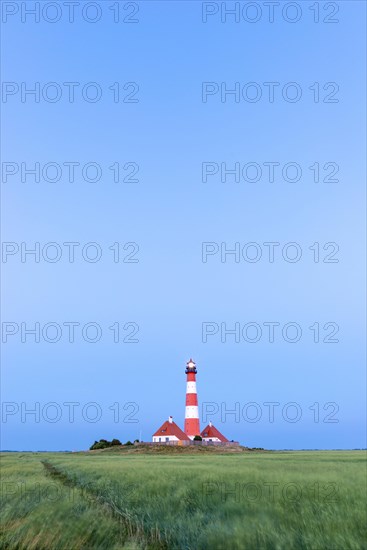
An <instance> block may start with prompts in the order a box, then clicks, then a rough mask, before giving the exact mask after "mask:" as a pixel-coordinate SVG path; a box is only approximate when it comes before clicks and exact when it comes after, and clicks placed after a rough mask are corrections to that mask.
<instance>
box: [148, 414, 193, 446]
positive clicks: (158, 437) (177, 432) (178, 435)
mask: <svg viewBox="0 0 367 550" xmlns="http://www.w3.org/2000/svg"><path fill="white" fill-rule="evenodd" d="M169 441H190V438H189V436H187V435H186V434H185V432H183V431H182V430H181V428H180V427H179V426H177V424H176V422H173V419H172V416H170V417H169V418H168V420H166V421H165V422H164V423H163V424H162V426H161V427H160V428H158V430H157V431H156V432H155V433H154V434H153V443H167V442H169Z"/></svg>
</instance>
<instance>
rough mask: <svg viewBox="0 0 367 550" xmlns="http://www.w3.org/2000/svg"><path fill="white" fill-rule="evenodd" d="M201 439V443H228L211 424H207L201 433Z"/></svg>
mask: <svg viewBox="0 0 367 550" xmlns="http://www.w3.org/2000/svg"><path fill="white" fill-rule="evenodd" d="M201 437H202V438H203V441H215V442H221V443H227V442H229V439H227V438H226V437H225V436H224V435H223V434H221V433H220V431H219V430H217V428H216V427H215V426H213V424H212V423H211V422H209V424H208V425H207V427H206V428H204V430H203V431H202V432H201Z"/></svg>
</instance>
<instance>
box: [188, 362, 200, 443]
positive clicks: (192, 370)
mask: <svg viewBox="0 0 367 550" xmlns="http://www.w3.org/2000/svg"><path fill="white" fill-rule="evenodd" d="M186 365H187V366H186V370H185V373H186V375H187V377H186V381H187V382H186V409H185V427H184V432H185V434H186V435H187V436H188V437H189V438H190V439H194V437H195V435H200V423H199V407H198V394H197V392H196V373H197V370H196V365H195V363H194V361H193V360H192V359H190V361H187V363H186Z"/></svg>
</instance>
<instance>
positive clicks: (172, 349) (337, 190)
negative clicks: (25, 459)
mask: <svg viewBox="0 0 367 550" xmlns="http://www.w3.org/2000/svg"><path fill="white" fill-rule="evenodd" d="M21 4H24V3H21V2H3V3H2V10H3V13H2V16H3V24H2V31H3V33H2V46H3V53H2V67H3V70H2V78H3V82H4V83H5V84H4V83H3V99H2V101H3V103H2V114H3V117H2V118H3V128H2V130H3V135H5V136H6V141H5V142H4V143H3V148H2V163H3V164H2V169H3V171H2V184H1V185H2V198H3V201H2V203H3V206H2V207H3V216H2V240H3V241H4V243H5V244H3V254H2V269H3V286H2V301H3V311H2V322H3V325H2V332H3V352H2V357H3V362H2V363H3V366H2V400H3V402H4V403H3V411H2V413H3V414H2V419H3V422H4V425H3V433H2V442H1V448H2V449H18V450H22V449H29V450H59V449H85V448H88V447H89V445H90V444H91V443H93V441H94V440H95V439H100V438H107V439H108V438H113V437H117V438H119V439H121V440H123V441H126V440H127V439H135V438H139V437H142V438H143V439H145V440H148V441H149V440H150V439H151V435H152V433H153V432H154V431H155V430H156V429H157V428H158V427H159V425H160V424H161V423H162V422H163V421H164V420H166V418H167V417H168V415H172V416H173V417H174V420H175V421H176V422H177V423H178V424H179V425H180V427H181V428H182V427H183V420H184V405H185V374H184V369H185V363H186V361H187V360H188V359H189V357H190V356H192V357H193V359H194V360H195V361H196V363H197V368H198V377H197V383H198V392H199V402H200V408H201V420H202V422H204V421H205V420H212V422H213V423H214V425H215V426H216V427H217V428H219V429H220V430H221V431H222V432H223V433H224V434H225V435H226V436H227V437H228V438H229V439H235V440H239V441H240V442H241V443H243V444H245V445H248V446H256V447H265V448H274V449H277V448H296V449H301V448H359V447H364V446H365V439H364V437H365V436H364V434H365V424H364V422H365V421H364V418H365V370H364V369H365V367H364V363H365V356H364V350H365V343H364V342H365V319H364V304H365V295H364V292H365V291H364V283H363V280H364V276H365V240H364V227H365V190H364V189H365V188H364V185H365V184H364V181H365V179H364V174H365V163H364V152H365V146H366V143H365V104H364V96H365V92H366V89H365V62H366V60H365V30H364V25H365V11H366V9H365V7H366V4H365V3H364V2H362V1H348V2H331V3H330V2H319V3H318V5H319V13H316V11H315V9H316V8H315V7H313V8H312V6H314V5H315V2H305V1H302V2H296V3H293V4H295V5H296V7H294V5H293V7H292V6H290V7H289V6H288V4H289V2H280V3H279V6H274V21H273V22H272V23H271V22H269V11H268V10H269V9H270V8H269V6H268V5H266V3H264V2H257V3H256V5H257V7H256V10H255V7H254V5H253V4H254V3H251V4H252V6H250V7H249V6H247V7H246V4H248V3H244V2H240V3H238V5H239V8H240V12H237V15H230V14H226V13H221V3H220V2H219V3H216V2H209V3H201V2H195V1H172V2H169V1H161V2H159V1H149V2H148V1H143V2H139V3H138V4H135V3H133V2H112V1H110V0H104V1H102V2H92V3H91V2H85V1H80V2H76V4H75V7H74V8H75V12H74V20H73V22H70V21H69V20H70V19H72V18H71V15H70V11H69V10H70V9H71V8H70V5H69V4H67V3H63V2H58V3H57V4H58V6H59V8H58V9H56V8H55V2H53V3H52V2H51V3H50V2H45V1H41V2H40V3H39V9H40V15H39V22H37V21H35V17H36V16H37V15H36V16H34V15H33V16H32V15H29V14H28V15H27V13H25V12H22V6H21ZM25 4H26V5H27V8H29V9H30V8H34V4H35V2H26V3H25ZM87 4H88V6H87V7H86V5H87ZM234 5H235V3H234V2H228V3H227V4H226V6H227V8H228V9H231V8H232V9H233V7H234ZM45 6H46V7H45ZM136 6H138V9H137V7H136ZM287 6H288V7H287ZM118 7H119V12H117V9H118ZM36 9H37V7H36ZM94 18H96V19H99V20H97V21H96V22H94V23H92V22H91V21H90V20H91V19H94ZM114 18H115V19H118V21H117V22H115V21H114ZM236 18H238V19H239V20H238V21H236V20H235V19H236ZM22 19H23V21H22ZM124 19H125V21H124ZM222 19H223V21H222ZM256 19H258V21H255V20H256ZM296 19H298V20H297V21H294V22H291V20H296ZM317 19H318V22H317ZM52 20H55V21H54V22H53V23H52V22H51V21H52ZM132 20H136V21H137V22H132ZM205 20H206V22H205ZM250 20H253V22H252V23H251V22H250ZM333 21H336V22H333ZM37 83H38V84H37ZM50 83H54V84H50ZM65 83H75V84H72V85H71V84H65ZM88 83H95V84H94V85H90V84H88ZM116 83H118V84H116ZM203 83H211V84H203ZM236 83H238V84H236ZM249 83H252V84H249ZM266 83H267V84H266ZM269 83H273V84H269ZM274 83H275V84H274ZM289 83H293V84H291V85H290V84H289ZM315 83H316V84H315ZM330 83H331V84H330ZM4 86H5V87H4ZM38 86H39V97H37V95H34V94H33V95H32V94H27V93H26V90H30V89H32V88H33V89H36V94H38V89H37V87H38ZM124 87H125V88H124ZM71 90H74V94H75V95H74V101H73V102H71V101H70V97H72V96H71V95H69V94H71ZM226 90H227V91H230V90H236V94H234V93H232V94H227V95H226V93H225V92H226ZM271 90H273V91H274V97H273V99H272V96H271V95H270V96H269V94H270V92H271ZM117 91H118V92H119V97H117ZM95 94H97V96H96V95H95ZM98 94H99V95H100V97H98ZM94 97H97V100H96V101H93V99H94ZM269 97H270V99H269ZM54 99H55V101H54ZM254 99H258V101H254ZM293 99H297V100H293ZM22 163H23V165H22ZM35 163H39V172H40V176H39V178H38V179H39V181H35V179H37V177H36V178H35V176H34V175H32V174H30V173H28V172H26V170H27V169H31V168H32V167H33V168H34V167H35ZM49 163H54V164H49ZM65 163H67V164H65ZM70 163H79V164H75V165H73V167H74V170H75V172H74V177H71V176H70V173H71V165H70ZM88 163H93V164H88ZM117 163H118V165H117ZM203 163H210V164H204V165H203ZM222 163H223V164H222ZM236 163H237V164H236ZM249 163H250V164H249ZM264 163H265V164H264ZM269 163H277V164H271V165H269ZM288 163H295V164H291V165H290V166H287V165H288ZM316 163H318V164H316ZM86 165H87V167H86V168H85V166H86ZM111 166H114V168H113V169H111V168H110V167H111ZM117 166H119V168H120V172H119V174H117ZM271 167H274V178H271V177H269V171H270V168H271ZM310 167H312V168H310ZM226 168H227V169H228V170H230V169H234V168H236V170H237V175H233V174H232V175H230V174H226V173H225V169H226ZM37 169H38V168H37ZM69 170H70V172H69ZM221 171H222V174H221ZM129 174H130V176H129ZM203 174H204V176H206V177H204V176H203ZM221 175H222V178H221ZM96 179H99V180H98V181H92V180H96ZM114 179H117V180H119V181H117V182H116V181H114ZM124 179H125V180H126V179H128V180H129V179H130V180H133V181H123V180H124ZM317 179H319V181H315V180H317ZM52 180H55V181H52ZM56 180H57V181H56ZM134 180H135V181H134ZM136 180H137V181H136ZM205 180H206V181H205ZM222 180H223V181H222ZM236 180H239V181H236ZM272 180H274V181H272ZM71 242H73V243H79V244H78V245H70V244H69V245H65V244H63V243H71ZM11 243H12V244H11ZM21 243H25V244H24V245H21ZM35 243H39V245H35ZM47 243H56V246H55V245H53V246H52V245H47ZM87 243H96V244H95V245H94V246H93V245H88V246H85V245H86V244H87ZM114 243H120V244H119V245H118V246H117V245H116V244H114ZM129 243H130V244H129ZM131 243H135V244H131ZM202 243H214V244H210V245H207V244H206V245H205V244H204V245H203V244H202ZM222 243H223V244H222ZM235 243H239V244H235ZM248 243H256V244H255V245H254V244H253V245H249V244H248ZM264 243H279V244H277V245H269V244H268V245H266V244H264ZM287 243H297V245H291V246H289V245H287ZM314 243H319V244H316V245H315V244H314ZM327 243H334V244H327ZM45 245H46V247H45ZM37 246H39V247H40V258H39V261H35V259H36V257H35V255H31V254H24V252H25V248H27V249H32V248H35V247H37ZM310 247H312V248H311V249H310ZM324 247H325V248H324ZM117 248H119V257H117ZM231 249H232V250H233V249H235V250H237V255H235V254H232V255H231V254H227V255H226V254H225V252H226V250H227V251H228V250H231ZM22 250H23V256H22ZM71 250H74V254H75V256H74V261H73V262H72V261H70V256H69V253H70V251H71ZM271 250H274V261H269V257H270V256H269V251H271ZM221 252H222V256H221ZM70 254H71V253H70ZM96 254H97V255H101V257H100V259H99V260H98V261H95V262H93V261H91V260H93V258H94V257H95V255H96ZM297 254H298V255H301V257H300V258H299V261H291V260H292V259H293V258H294V257H295V255H297ZM55 255H56V259H58V261H54V262H53V261H52V259H53V258H55ZM57 255H58V256H59V258H58V256H57ZM60 255H61V256H60ZM255 257H258V261H256V262H255V261H251V259H253V258H255ZM37 259H38V258H37ZM97 259H98V257H97ZM296 259H297V258H296ZM22 260H23V261H22ZM114 260H116V261H114ZM117 260H118V261H117ZM222 260H223V261H222ZM316 260H319V261H316ZM336 260H337V261H336ZM73 322H75V323H79V325H75V327H74V330H75V333H74V339H73V340H74V341H70V340H72V338H70V337H69V331H71V328H70V327H71V325H70V323H73ZM22 323H24V324H23V325H22ZM36 323H39V342H35V339H36V338H38V336H37V335H36V336H35V335H32V334H28V333H26V330H27V329H31V328H32V327H33V328H34V327H35V326H36V325H35V324H36ZM48 323H53V325H48ZM55 323H56V325H55ZM64 323H69V325H65V324H64ZM88 323H94V325H88ZM115 323H116V324H115ZM117 323H118V324H119V327H120V334H119V338H118V339H119V342H115V341H114V340H116V339H117V328H116V327H117ZM236 323H237V325H236ZM248 323H252V324H251V325H248ZM264 323H266V324H265V325H264ZM269 323H278V324H277V325H269ZM288 323H293V325H289V326H287V324H288ZM316 323H318V324H316ZM86 325H87V327H85V326H86ZM111 326H114V328H113V329H110V328H109V327H111ZM271 326H274V338H273V340H274V341H273V342H271V341H270V340H272V338H269V331H270V328H271ZM309 327H313V328H312V329H310V328H309ZM226 329H227V330H230V329H236V331H237V333H236V334H232V335H231V334H225V330H226ZM300 331H301V332H300ZM11 332H14V334H10V333H11ZM83 334H84V337H83ZM97 338H99V340H98V341H96V342H91V341H90V340H93V339H97ZM53 339H54V340H57V341H55V342H51V340H53ZM22 340H23V341H22ZM88 340H89V341H88ZM123 340H125V342H124V341H123ZM126 340H129V341H126ZM131 340H136V341H135V342H134V341H131ZM236 340H237V341H236ZM238 340H239V341H238ZM251 340H252V341H251ZM290 340H295V341H294V342H291V341H290ZM296 340H297V341H296ZM317 340H318V341H317ZM330 340H334V341H330ZM335 340H336V341H335ZM71 402H72V403H74V404H75V405H73V406H72V405H65V403H71ZM50 403H51V405H50ZM52 403H53V405H52ZM91 403H96V405H90V404H91ZM208 403H211V404H212V405H210V406H209V405H208ZM266 403H276V404H277V405H266ZM289 403H293V405H289ZM37 404H39V405H37ZM117 404H118V405H117ZM203 404H204V409H205V410H202V406H203ZM249 404H250V405H249ZM294 404H295V405H294ZM38 407H39V411H40V413H39V417H37V413H36V414H34V415H32V414H26V410H30V409H35V410H37V408H38ZM72 407H74V421H73V422H71V421H70V417H69V413H70V410H71V408H72ZM272 407H274V419H273V421H271V415H270V413H269V411H270V410H271V409H272ZM310 407H311V408H310ZM117 410H119V418H117ZM229 410H236V411H237V412H236V414H232V415H231V414H228V411H229ZM205 411H206V412H208V411H212V414H211V415H209V416H208V415H206V417H205V418H204V416H205V415H204V412H205ZM226 411H227V414H226ZM93 418H95V419H96V421H95V422H92V421H91V420H92V419H93ZM88 419H89V421H88ZM254 419H255V420H256V419H257V420H258V421H253V420H254ZM292 419H296V420H298V421H296V422H292V421H291V420H292ZM52 420H56V421H54V422H53V421H52ZM134 420H136V421H137V422H133V421H134ZM203 427H204V425H203Z"/></svg>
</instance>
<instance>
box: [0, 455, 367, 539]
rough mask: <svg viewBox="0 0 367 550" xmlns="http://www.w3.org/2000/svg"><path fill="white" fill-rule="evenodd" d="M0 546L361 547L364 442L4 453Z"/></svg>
mask: <svg viewBox="0 0 367 550" xmlns="http://www.w3.org/2000/svg"><path fill="white" fill-rule="evenodd" d="M1 462H2V512H1V535H0V548H1V549H9V550H12V549H14V550H15V549H17V550H18V549H27V550H28V549H30V550H33V549H34V550H43V549H47V550H53V549H63V550H74V549H75V550H78V549H85V550H86V549H99V548H101V549H102V548H104V549H117V548H129V549H133V548H136V549H137V548H147V549H150V548H152V549H154V548H157V549H159V548H162V549H163V548H167V549H168V548H169V549H171V548H172V549H180V550H181V549H198V550H206V549H207V550H209V549H210V550H212V549H214V550H215V549H218V550H219V549H227V548H228V549H231V550H232V549H233V550H236V549H241V550H242V549H250V550H252V549H256V548H259V549H266V550H278V549H279V550H283V549H287V550H288V549H297V550H298V549H300V550H303V549H305V550H306V549H307V550H308V549H312V550H313V549H315V550H319V549H332V550H339V549H340V550H361V549H365V548H367V545H366V543H365V541H366V540H367V536H366V535H367V533H366V506H365V490H366V461H365V453H364V452H363V451H323V452H307V451H300V452H283V453H280V452H279V453H277V452H274V453H269V452H268V453H266V452H264V453H261V452H257V453H249V452H247V453H239V452H236V453H230V452H227V453H223V454H219V453H218V452H216V453H212V452H210V453H201V452H196V453H195V454H189V453H172V451H167V453H163V452H161V453H158V454H155V453H154V452H151V451H150V452H149V453H148V454H145V453H143V452H142V450H140V451H139V450H138V451H137V450H133V449H131V450H129V452H126V451H125V452H123V451H121V450H120V452H118V451H116V450H114V451H113V452H112V451H111V452H90V453H72V454H66V453H65V454H64V453H39V454H37V453H33V454H32V453H23V454H18V453H4V454H3V455H2V457H1Z"/></svg>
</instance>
